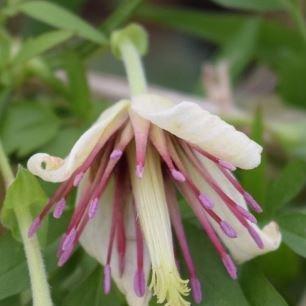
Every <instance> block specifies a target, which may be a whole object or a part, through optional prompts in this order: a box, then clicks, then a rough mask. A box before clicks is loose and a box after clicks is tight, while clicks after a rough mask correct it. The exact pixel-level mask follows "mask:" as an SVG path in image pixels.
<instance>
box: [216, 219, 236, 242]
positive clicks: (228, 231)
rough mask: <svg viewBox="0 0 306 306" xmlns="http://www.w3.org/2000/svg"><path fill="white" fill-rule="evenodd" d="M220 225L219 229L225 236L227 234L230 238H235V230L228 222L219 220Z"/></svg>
mask: <svg viewBox="0 0 306 306" xmlns="http://www.w3.org/2000/svg"><path fill="white" fill-rule="evenodd" d="M220 227H221V229H222V231H223V233H224V234H225V235H226V236H228V237H230V238H236V237H237V233H236V231H235V230H234V229H233V227H232V226H231V225H230V224H228V223H227V222H226V221H224V220H223V221H221V222H220Z"/></svg>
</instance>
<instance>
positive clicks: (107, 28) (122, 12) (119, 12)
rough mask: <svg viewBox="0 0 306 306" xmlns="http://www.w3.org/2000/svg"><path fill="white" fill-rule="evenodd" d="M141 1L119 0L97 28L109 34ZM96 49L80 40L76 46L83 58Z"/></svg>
mask: <svg viewBox="0 0 306 306" xmlns="http://www.w3.org/2000/svg"><path fill="white" fill-rule="evenodd" d="M142 2H143V0H123V1H120V3H118V6H117V7H116V8H115V10H114V12H113V13H112V14H111V15H110V16H109V17H108V18H107V19H106V20H105V21H104V22H103V23H102V24H101V25H100V26H99V30H100V31H101V32H102V33H105V34H110V33H111V32H112V31H113V30H115V29H117V28H119V27H120V26H121V25H122V24H124V23H125V22H127V21H128V20H129V18H131V16H132V15H133V13H134V12H135V11H136V9H137V8H138V7H139V5H140V4H141V3H142ZM96 49H97V46H96V45H94V44H93V43H91V42H81V43H80V44H79V46H78V47H77V53H78V54H79V55H80V56H81V57H83V58H84V57H86V56H88V55H89V54H91V53H93V52H94V51H95V50H96Z"/></svg>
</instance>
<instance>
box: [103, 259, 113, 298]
mask: <svg viewBox="0 0 306 306" xmlns="http://www.w3.org/2000/svg"><path fill="white" fill-rule="evenodd" d="M111 287H112V271H111V267H110V265H109V264H107V265H105V267H104V293H105V294H109V293H110V291H111Z"/></svg>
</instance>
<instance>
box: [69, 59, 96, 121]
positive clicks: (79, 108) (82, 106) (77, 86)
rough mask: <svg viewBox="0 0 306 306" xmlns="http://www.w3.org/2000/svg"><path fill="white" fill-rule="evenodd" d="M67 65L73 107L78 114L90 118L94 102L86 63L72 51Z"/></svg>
mask: <svg viewBox="0 0 306 306" xmlns="http://www.w3.org/2000/svg"><path fill="white" fill-rule="evenodd" d="M65 67H66V71H67V76H68V83H69V88H70V96H71V97H70V101H71V108H72V110H73V111H74V113H75V114H76V115H77V116H79V117H81V118H83V119H88V117H89V115H90V112H91V110H92V103H91V99H90V94H89V86H88V82H87V76H86V71H85V67H84V64H83V62H82V61H81V59H80V58H79V56H78V55H77V54H76V53H70V54H69V55H68V56H67V57H66V60H65Z"/></svg>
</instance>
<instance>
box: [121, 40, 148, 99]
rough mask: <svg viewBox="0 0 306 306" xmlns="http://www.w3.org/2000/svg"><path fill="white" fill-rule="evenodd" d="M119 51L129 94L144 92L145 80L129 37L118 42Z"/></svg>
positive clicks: (139, 60) (138, 55)
mask: <svg viewBox="0 0 306 306" xmlns="http://www.w3.org/2000/svg"><path fill="white" fill-rule="evenodd" d="M120 52H121V56H122V60H123V63H124V67H125V70H126V74H127V77H128V81H129V86H130V91H131V94H132V95H139V94H142V93H144V92H146V90H147V82H146V77H145V72H144V69H143V66H142V61H141V56H140V54H139V52H138V50H137V49H136V47H135V46H134V44H133V43H132V42H131V41H130V40H129V39H125V40H123V41H122V42H121V44H120Z"/></svg>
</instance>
